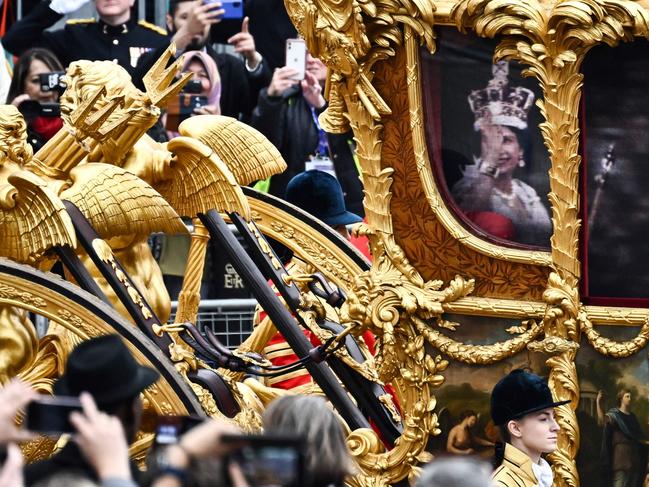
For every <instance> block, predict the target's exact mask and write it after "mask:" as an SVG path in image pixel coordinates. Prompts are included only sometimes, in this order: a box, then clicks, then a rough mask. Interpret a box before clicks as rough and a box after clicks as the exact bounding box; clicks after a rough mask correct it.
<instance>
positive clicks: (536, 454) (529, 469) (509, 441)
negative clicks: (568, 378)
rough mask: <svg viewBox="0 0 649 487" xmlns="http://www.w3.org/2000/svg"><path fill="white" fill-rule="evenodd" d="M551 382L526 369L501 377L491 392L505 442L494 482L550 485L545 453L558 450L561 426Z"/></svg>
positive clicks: (519, 486)
mask: <svg viewBox="0 0 649 487" xmlns="http://www.w3.org/2000/svg"><path fill="white" fill-rule="evenodd" d="M569 402H570V401H555V400H554V399H553V398H552V393H551V392H550V388H549V387H548V385H547V383H546V382H545V381H544V380H543V379H542V378H541V377H539V376H538V375H535V374H531V373H529V372H526V371H524V370H522V369H517V370H514V371H512V372H511V373H510V374H509V375H507V376H506V377H504V378H503V379H501V380H500V381H499V382H498V383H497V384H496V385H495V387H494V388H493V391H492V392H491V418H492V419H493V422H494V424H495V425H496V426H498V427H499V429H500V434H501V436H502V439H503V440H504V442H505V443H504V444H503V443H500V444H497V445H496V459H495V466H496V470H495V471H494V473H493V480H494V484H495V485H497V486H502V487H535V486H539V487H550V486H551V485H552V470H551V468H550V465H549V464H548V462H546V461H545V459H544V458H543V457H542V456H541V455H543V454H544V453H551V452H553V451H554V450H556V449H557V439H558V433H559V425H558V424H557V422H556V420H555V418H554V408H555V407H556V406H561V405H563V404H567V403H569Z"/></svg>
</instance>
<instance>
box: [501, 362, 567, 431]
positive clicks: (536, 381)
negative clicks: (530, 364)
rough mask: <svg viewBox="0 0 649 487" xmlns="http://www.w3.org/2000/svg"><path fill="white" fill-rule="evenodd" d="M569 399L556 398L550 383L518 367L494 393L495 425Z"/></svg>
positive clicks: (502, 381) (563, 402)
mask: <svg viewBox="0 0 649 487" xmlns="http://www.w3.org/2000/svg"><path fill="white" fill-rule="evenodd" d="M569 402H570V400H565V401H555V400H554V399H552V392H550V388H549V387H548V384H547V383H546V382H545V381H544V380H543V379H542V378H541V377H539V376H538V375H536V374H531V373H529V372H525V371H524V370H522V369H516V370H513V371H512V372H510V373H509V374H508V375H506V376H505V377H503V378H502V379H500V381H499V382H498V384H496V385H495V386H494V388H493V391H492V392H491V419H493V421H494V423H495V424H496V425H504V424H505V423H507V421H510V420H512V419H519V418H522V417H523V416H525V415H526V414H529V413H533V412H536V411H541V410H543V409H547V408H553V407H555V406H561V405H563V404H568V403H569Z"/></svg>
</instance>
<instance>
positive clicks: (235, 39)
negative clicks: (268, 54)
mask: <svg viewBox="0 0 649 487" xmlns="http://www.w3.org/2000/svg"><path fill="white" fill-rule="evenodd" d="M249 24H250V19H249V18H248V17H245V18H244V19H243V22H241V32H239V33H237V34H235V35H233V36H232V37H230V38H229V39H228V44H231V45H232V46H234V50H235V52H238V53H239V54H241V55H242V56H243V57H244V58H246V61H247V62H248V69H251V70H254V69H255V68H256V67H257V66H258V65H259V63H260V62H261V54H259V53H258V52H257V50H256V48H255V38H254V37H253V36H252V34H251V33H250V31H249Z"/></svg>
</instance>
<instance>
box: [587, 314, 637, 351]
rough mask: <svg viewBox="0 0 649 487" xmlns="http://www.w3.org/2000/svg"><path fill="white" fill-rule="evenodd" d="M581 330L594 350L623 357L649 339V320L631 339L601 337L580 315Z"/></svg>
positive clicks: (588, 321)
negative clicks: (623, 340) (618, 339)
mask: <svg viewBox="0 0 649 487" xmlns="http://www.w3.org/2000/svg"><path fill="white" fill-rule="evenodd" d="M580 323H581V330H582V331H583V332H584V335H586V338H587V339H588V341H589V342H590V344H591V345H592V346H593V348H594V349H595V350H597V351H598V352H599V353H601V354H602V355H604V356H607V357H615V358H624V357H629V356H631V355H633V354H636V353H638V352H639V351H640V350H642V349H643V348H644V347H645V346H646V345H647V341H649V320H645V322H644V324H643V325H642V329H641V330H640V332H639V333H638V335H637V336H636V337H635V338H633V339H632V340H628V341H625V342H618V341H615V340H611V339H609V338H606V337H603V336H602V335H600V334H599V333H598V332H597V331H595V328H594V327H593V325H592V323H591V322H590V320H589V319H588V317H587V316H586V315H585V313H584V314H581V315H580Z"/></svg>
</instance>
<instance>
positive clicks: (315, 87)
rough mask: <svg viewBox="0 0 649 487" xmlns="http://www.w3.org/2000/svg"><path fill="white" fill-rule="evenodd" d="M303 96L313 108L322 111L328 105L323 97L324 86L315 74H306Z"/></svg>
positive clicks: (303, 81) (303, 82)
mask: <svg viewBox="0 0 649 487" xmlns="http://www.w3.org/2000/svg"><path fill="white" fill-rule="evenodd" d="M302 96H304V99H305V100H306V102H307V103H308V104H309V105H310V106H312V107H313V108H316V109H318V110H319V109H320V108H322V107H323V106H325V104H326V103H327V102H326V101H325V99H324V97H323V96H322V86H320V83H319V82H318V79H317V78H316V77H315V75H314V74H312V73H310V72H308V71H307V72H306V73H305V75H304V79H303V80H302Z"/></svg>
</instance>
